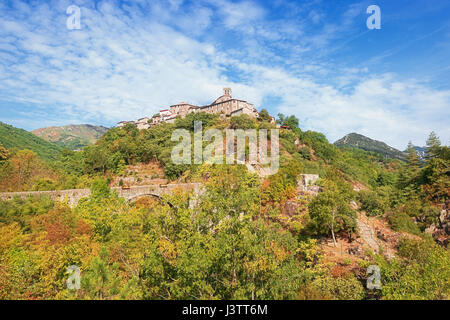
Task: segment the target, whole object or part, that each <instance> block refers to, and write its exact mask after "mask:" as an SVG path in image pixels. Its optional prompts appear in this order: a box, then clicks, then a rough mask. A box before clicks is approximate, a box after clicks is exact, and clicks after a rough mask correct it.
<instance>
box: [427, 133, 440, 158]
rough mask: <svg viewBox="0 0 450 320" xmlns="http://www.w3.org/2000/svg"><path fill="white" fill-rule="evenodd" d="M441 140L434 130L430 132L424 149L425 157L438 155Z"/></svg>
mask: <svg viewBox="0 0 450 320" xmlns="http://www.w3.org/2000/svg"><path fill="white" fill-rule="evenodd" d="M440 147H441V141H440V140H439V137H438V136H437V135H436V133H435V132H434V131H432V132H431V133H430V135H429V136H428V139H427V147H426V150H425V159H427V160H430V159H434V158H437V157H438V156H439V151H440Z"/></svg>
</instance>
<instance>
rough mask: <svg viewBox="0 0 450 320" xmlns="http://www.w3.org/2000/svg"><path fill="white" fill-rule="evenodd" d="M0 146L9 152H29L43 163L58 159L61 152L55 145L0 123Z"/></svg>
mask: <svg viewBox="0 0 450 320" xmlns="http://www.w3.org/2000/svg"><path fill="white" fill-rule="evenodd" d="M0 144H2V145H3V147H5V148H6V149H9V150H13V149H17V150H24V149H28V150H31V151H33V152H35V153H36V154H37V155H38V156H39V157H41V158H42V159H43V160H45V161H48V160H56V159H58V158H59V156H60V154H61V150H62V148H61V147H60V146H58V145H56V144H53V143H50V142H48V141H45V140H44V139H41V138H39V137H37V136H35V135H34V134H32V133H30V132H28V131H25V130H23V129H19V128H15V127H13V126H11V125H8V124H5V123H3V122H0Z"/></svg>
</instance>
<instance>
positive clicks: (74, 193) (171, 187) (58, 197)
mask: <svg viewBox="0 0 450 320" xmlns="http://www.w3.org/2000/svg"><path fill="white" fill-rule="evenodd" d="M176 189H181V190H183V191H186V192H189V191H193V192H194V194H196V195H201V194H202V193H203V187H202V184H201V183H174V184H167V185H157V184H154V185H147V186H136V187H130V188H129V189H122V188H117V187H115V188H111V191H117V194H118V195H119V197H123V198H125V199H126V200H127V201H130V200H133V199H135V198H138V197H140V196H146V195H151V196H156V197H162V196H163V195H165V194H169V193H171V192H173V191H175V190H176ZM90 194H91V190H90V189H73V190H56V191H26V192H3V193H0V200H2V201H6V200H11V199H13V198H14V197H20V198H22V199H25V198H27V197H29V196H31V197H42V196H47V197H49V198H50V199H52V200H54V201H68V204H69V205H70V206H71V207H74V206H76V205H77V203H78V201H80V199H81V198H85V197H89V196H90Z"/></svg>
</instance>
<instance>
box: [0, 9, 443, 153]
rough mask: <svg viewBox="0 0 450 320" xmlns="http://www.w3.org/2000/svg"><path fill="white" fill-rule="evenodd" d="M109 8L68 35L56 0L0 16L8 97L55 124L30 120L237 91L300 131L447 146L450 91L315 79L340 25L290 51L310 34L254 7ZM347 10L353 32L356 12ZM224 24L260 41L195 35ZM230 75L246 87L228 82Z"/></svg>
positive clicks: (133, 113)
mask: <svg viewBox="0 0 450 320" xmlns="http://www.w3.org/2000/svg"><path fill="white" fill-rule="evenodd" d="M62 3H64V4H65V3H68V2H67V1H66V2H62ZM112 3H113V2H106V1H104V2H101V3H99V4H98V6H97V7H98V9H99V11H97V10H96V9H95V8H94V7H93V6H92V2H87V1H85V2H84V1H80V3H79V4H80V5H81V4H84V6H82V27H83V29H82V30H79V31H69V30H67V29H66V28H65V19H66V18H67V16H66V15H65V8H64V5H63V4H61V2H58V1H56V2H55V5H53V3H52V5H45V4H41V5H39V6H38V7H36V8H31V9H30V7H29V6H27V5H26V4H24V3H22V2H20V3H18V4H17V7H18V8H19V9H15V10H17V14H16V16H25V17H30V19H20V20H19V19H15V17H12V16H7V15H6V14H5V11H4V10H1V11H0V71H1V72H0V79H1V82H0V100H2V101H12V102H20V103H21V104H22V105H23V104H28V105H29V106H30V113H36V116H39V117H41V118H42V119H44V117H45V113H46V112H48V113H49V117H50V116H52V119H49V120H48V122H47V123H42V121H36V120H30V121H28V126H32V127H35V126H43V125H50V124H52V125H54V124H55V118H54V117H55V112H54V110H58V111H59V114H58V113H56V116H58V117H60V118H61V119H65V121H71V122H88V121H93V120H95V121H96V122H97V123H99V122H100V123H104V124H105V125H111V124H114V123H115V122H117V121H120V120H127V119H136V118H140V117H142V116H150V115H152V114H153V113H156V112H157V111H158V110H160V109H162V108H163V107H167V106H168V105H171V104H174V103H177V102H180V101H189V102H191V103H195V104H206V103H209V102H211V101H213V100H214V99H215V98H216V97H217V96H218V95H220V94H221V88H222V87H225V86H230V87H232V88H233V95H234V96H236V97H239V98H242V99H245V100H248V101H249V102H252V103H254V104H255V105H256V106H257V107H260V106H261V103H262V102H263V101H264V98H265V97H268V96H276V97H280V99H281V101H282V103H281V104H280V106H279V107H278V110H272V111H274V113H277V112H278V111H280V112H283V113H287V114H295V115H296V116H297V117H299V119H300V122H301V125H302V129H312V130H316V131H321V132H324V133H326V134H327V136H328V137H329V139H330V140H331V141H334V140H336V139H338V138H340V137H341V136H343V135H345V134H347V133H349V132H352V131H357V132H360V133H362V134H366V135H368V136H370V137H372V138H374V139H378V140H384V141H386V142H387V143H389V144H391V145H393V146H395V147H397V148H400V149H403V148H404V146H405V145H406V143H407V142H408V140H413V142H414V143H416V144H419V145H422V144H423V143H424V142H425V139H426V136H427V134H428V132H430V131H431V130H435V131H436V132H438V134H439V135H440V136H441V138H443V140H444V142H445V141H448V140H449V138H450V131H449V129H448V124H447V122H448V119H449V116H450V115H449V105H450V92H449V91H443V90H441V91H438V90H433V89H431V88H429V87H428V86H427V84H426V83H417V82H414V81H413V80H404V79H400V78H399V77H398V76H396V75H392V74H391V75H388V74H381V75H371V76H369V73H368V70H367V69H361V70H360V69H358V68H351V69H349V68H347V69H341V71H343V73H342V74H341V75H340V76H339V77H337V78H336V79H332V80H333V81H331V80H330V81H328V82H326V83H324V82H323V81H318V80H317V79H316V78H315V76H317V75H320V76H321V80H322V77H323V76H324V75H326V72H327V68H328V65H326V64H323V63H321V62H320V61H315V60H303V59H305V58H304V56H303V53H305V52H306V53H307V52H308V51H309V49H308V46H309V45H312V44H313V45H314V46H326V45H327V43H328V42H329V41H330V39H331V38H333V37H335V35H336V33H338V31H339V29H338V28H337V27H336V26H335V25H326V26H325V27H324V29H323V30H321V33H319V34H318V36H317V37H311V38H310V39H307V40H305V41H303V42H301V43H289V39H286V35H288V34H292V35H295V37H298V36H299V35H301V34H302V31H301V30H300V29H301V28H296V27H295V26H294V25H293V24H291V23H290V22H281V21H276V22H270V23H265V22H264V18H265V15H266V12H265V11H264V9H262V8H261V7H260V6H258V5H256V4H255V3H253V2H248V1H244V2H228V1H227V2H225V1H223V2H221V3H222V4H223V5H219V6H217V7H216V9H215V10H216V11H213V7H214V6H216V5H212V4H211V3H207V4H205V5H202V4H201V3H197V4H196V5H195V6H194V7H190V8H187V9H185V8H184V7H182V2H181V1H172V2H171V3H163V2H157V1H151V2H147V1H139V2H136V1H133V2H127V5H126V7H124V8H125V9H123V10H126V14H124V11H123V10H122V9H119V8H118V7H117V6H113V5H112ZM219 4H220V3H219ZM0 8H1V7H0ZM51 8H59V9H58V10H51ZM143 8H144V9H143ZM145 10H150V11H151V12H152V16H151V17H149V16H147V15H146V11H145ZM184 10H187V11H185V13H183V11H184ZM217 10H218V11H217ZM346 12H347V13H346V15H345V17H344V18H345V19H347V20H348V22H347V23H348V24H350V23H351V19H352V18H353V17H354V16H355V15H356V14H357V11H356V10H355V9H354V7H351V8H350V9H349V10H348V11H346ZM19 13H20V14H19ZM319 14H320V13H317V15H319ZM30 15H31V16H30ZM155 15H156V16H155ZM191 15H192V16H191ZM31 18H32V19H31ZM175 18H179V19H176V21H175V20H174V19H175ZM190 18H191V19H190ZM311 19H313V20H314V19H315V20H316V21H319V20H317V19H319V18H318V17H316V16H314V17H311ZM171 20H174V21H172V23H169V22H170V21H171ZM190 21H191V23H190ZM218 23H219V24H223V25H225V26H226V27H228V28H231V29H236V30H239V31H242V32H255V33H254V34H255V36H254V38H248V39H247V41H246V42H245V41H244V42H243V43H244V44H245V46H243V47H235V48H228V47H226V48H225V50H220V48H217V40H216V39H215V38H214V37H213V36H212V37H206V38H204V39H201V40H200V39H199V38H197V37H196V35H200V34H204V33H208V30H210V29H209V28H211V27H213V26H216V25H217V24H218ZM190 26H192V28H191V27H190ZM276 26H277V27H279V28H276ZM273 30H275V32H274V31H273ZM267 40H271V41H275V43H276V44H277V45H279V46H280V47H283V46H285V47H284V50H285V51H288V52H295V54H296V55H298V57H296V60H293V61H283V63H280V64H277V62H278V61H279V60H280V58H279V57H277V54H278V52H276V51H273V50H272V49H271V48H270V47H267V46H264V41H267ZM266 60H269V63H260V61H266ZM299 61H300V62H302V63H299ZM303 62H304V63H303ZM285 65H291V66H292V67H289V68H287V67H286V66H285ZM229 70H232V71H233V73H235V74H237V75H238V78H240V79H241V80H234V81H233V80H232V79H233V77H228V76H226V74H227V71H229ZM46 106H50V107H51V109H50V108H49V109H48V110H47V111H46V108H45V107H46ZM266 107H267V106H266ZM7 118H8V119H7V120H9V119H10V118H9V117H7ZM12 120H14V119H11V121H12ZM5 121H6V120H5ZM13 122H14V121H13ZM15 123H24V121H23V120H15Z"/></svg>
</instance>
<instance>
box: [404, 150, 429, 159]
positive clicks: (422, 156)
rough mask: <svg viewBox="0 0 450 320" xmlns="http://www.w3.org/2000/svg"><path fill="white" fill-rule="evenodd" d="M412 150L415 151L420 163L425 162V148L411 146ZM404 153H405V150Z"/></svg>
mask: <svg viewBox="0 0 450 320" xmlns="http://www.w3.org/2000/svg"><path fill="white" fill-rule="evenodd" d="M413 148H414V150H415V151H416V154H417V156H418V157H419V159H420V160H421V161H423V160H425V151H426V149H427V148H426V147H418V146H413ZM404 152H406V150H405V151H404Z"/></svg>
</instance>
